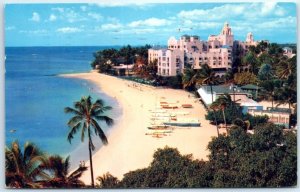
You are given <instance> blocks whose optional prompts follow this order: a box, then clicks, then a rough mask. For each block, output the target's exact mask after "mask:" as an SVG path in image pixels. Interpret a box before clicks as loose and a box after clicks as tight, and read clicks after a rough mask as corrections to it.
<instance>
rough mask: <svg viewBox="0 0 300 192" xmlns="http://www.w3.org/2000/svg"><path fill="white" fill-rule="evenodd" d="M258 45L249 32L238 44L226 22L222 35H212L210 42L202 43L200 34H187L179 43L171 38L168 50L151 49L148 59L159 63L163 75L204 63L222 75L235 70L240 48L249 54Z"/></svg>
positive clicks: (158, 71)
mask: <svg viewBox="0 0 300 192" xmlns="http://www.w3.org/2000/svg"><path fill="white" fill-rule="evenodd" d="M256 44H257V42H256V41H254V39H253V35H252V33H248V35H247V38H246V41H245V42H241V41H235V40H234V35H233V33H232V31H231V27H230V26H229V24H228V23H227V22H226V23H225V24H224V27H223V29H222V31H221V33H220V34H219V35H210V36H209V37H208V41H202V40H200V37H199V36H196V35H194V36H189V35H183V36H181V38H180V39H179V40H177V39H176V38H175V37H171V38H169V40H168V47H167V48H166V49H156V48H152V49H149V50H148V60H149V62H150V61H154V60H157V65H158V70H157V74H158V75H160V76H175V75H177V74H179V73H182V72H183V69H184V68H185V66H186V65H190V66H191V67H192V68H194V69H200V68H201V66H202V65H204V64H207V65H208V66H209V67H211V68H212V69H214V70H215V71H216V74H217V75H219V76H222V75H223V74H225V72H226V71H227V70H228V69H230V68H231V67H232V62H233V57H234V54H233V53H234V52H235V51H236V50H237V49H239V50H242V51H241V52H242V54H245V53H246V52H247V49H248V48H249V46H255V45H256Z"/></svg>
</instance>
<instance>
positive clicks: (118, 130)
mask: <svg viewBox="0 0 300 192" xmlns="http://www.w3.org/2000/svg"><path fill="white" fill-rule="evenodd" d="M63 76H64V77H68V78H80V79H85V80H88V81H91V82H93V83H95V84H96V85H97V86H99V88H100V89H101V90H102V91H103V92H105V93H106V94H108V95H110V96H111V97H115V98H116V99H117V100H118V102H119V103H120V105H121V106H122V109H123V115H122V117H121V118H120V120H119V121H118V123H117V124H115V125H114V126H113V128H112V129H111V130H112V131H111V132H109V134H108V142H109V144H108V145H107V146H103V147H101V148H100V149H99V150H98V151H97V152H96V153H95V154H94V155H93V165H94V177H95V178H97V177H98V176H101V175H103V174H104V173H106V172H109V173H111V174H112V175H113V176H116V177H118V178H119V179H122V177H123V174H125V173H127V172H129V171H133V170H136V169H140V168H145V167H147V166H149V164H150V163H151V161H152V156H153V153H154V152H155V151H156V150H157V149H158V148H164V147H165V146H169V147H176V148H177V149H178V150H179V151H180V153H181V154H193V157H194V158H197V159H203V160H207V155H208V154H209V151H208V150H207V145H208V143H209V141H211V139H212V137H214V136H217V131H216V128H215V126H214V125H211V124H209V122H208V121H207V120H205V114H206V111H205V109H204V107H203V106H202V105H201V104H200V102H198V101H197V99H196V98H194V97H193V96H189V95H191V94H190V93H188V92H186V91H183V90H174V89H163V88H155V87H152V86H147V85H140V84H137V83H135V84H136V85H138V86H133V84H134V82H131V81H127V80H122V79H119V78H116V77H112V76H108V75H103V74H99V73H96V72H90V73H80V74H68V75H63ZM162 97H164V98H165V99H163V98H162ZM161 100H167V101H169V102H175V103H176V102H179V104H183V103H190V104H192V105H193V108H191V109H182V108H180V109H173V111H190V114H189V115H187V116H184V117H194V118H198V119H199V120H200V122H201V126H200V127H197V128H177V129H175V130H173V132H172V133H167V136H164V137H162V138H154V137H152V136H151V135H145V134H146V133H147V132H149V130H148V129H147V126H149V125H150V122H151V120H150V118H151V112H150V110H153V109H155V105H156V103H157V102H159V101H161ZM94 139H97V138H94ZM86 165H89V162H86ZM81 179H82V180H83V181H84V182H85V183H86V184H90V182H91V178H90V171H89V170H88V171H86V172H85V173H84V175H83V176H82V178H81Z"/></svg>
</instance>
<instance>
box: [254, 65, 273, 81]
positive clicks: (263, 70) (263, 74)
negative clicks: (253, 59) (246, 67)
mask: <svg viewBox="0 0 300 192" xmlns="http://www.w3.org/2000/svg"><path fill="white" fill-rule="evenodd" d="M273 76H274V74H273V70H272V66H271V65H270V64H262V66H261V67H260V69H259V71H258V78H259V79H260V80H261V81H264V80H270V79H272V78H273Z"/></svg>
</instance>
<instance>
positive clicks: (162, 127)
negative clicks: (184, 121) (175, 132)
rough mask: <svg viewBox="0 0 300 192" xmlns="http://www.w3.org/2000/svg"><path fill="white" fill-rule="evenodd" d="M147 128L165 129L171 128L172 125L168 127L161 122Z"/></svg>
mask: <svg viewBox="0 0 300 192" xmlns="http://www.w3.org/2000/svg"><path fill="white" fill-rule="evenodd" d="M148 129H151V130H166V129H172V127H170V126H169V125H164V124H161V125H151V126H149V127H148Z"/></svg>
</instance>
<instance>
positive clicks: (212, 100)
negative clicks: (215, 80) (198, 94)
mask: <svg viewBox="0 0 300 192" xmlns="http://www.w3.org/2000/svg"><path fill="white" fill-rule="evenodd" d="M210 93H211V103H213V102H214V95H213V88H212V84H210Z"/></svg>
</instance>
